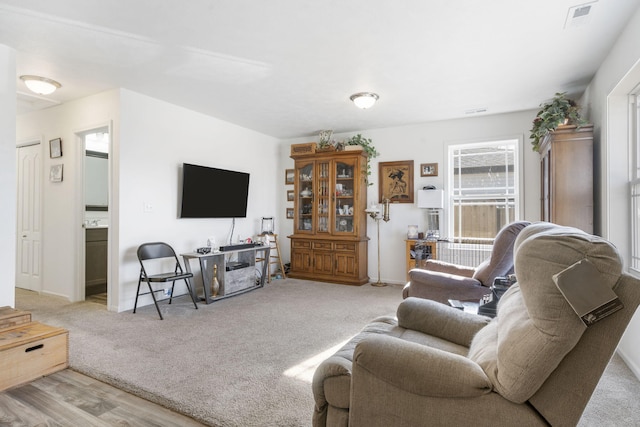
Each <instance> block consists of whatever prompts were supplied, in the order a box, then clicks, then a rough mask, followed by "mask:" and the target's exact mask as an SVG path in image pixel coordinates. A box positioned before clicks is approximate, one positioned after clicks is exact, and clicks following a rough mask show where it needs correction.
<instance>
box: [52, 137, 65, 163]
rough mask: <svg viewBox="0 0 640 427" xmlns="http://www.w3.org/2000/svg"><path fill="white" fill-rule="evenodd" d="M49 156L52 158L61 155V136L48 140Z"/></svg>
mask: <svg viewBox="0 0 640 427" xmlns="http://www.w3.org/2000/svg"><path fill="white" fill-rule="evenodd" d="M49 157H51V158H52V159H55V158H56V157H62V138H56V139H52V140H51V141H49Z"/></svg>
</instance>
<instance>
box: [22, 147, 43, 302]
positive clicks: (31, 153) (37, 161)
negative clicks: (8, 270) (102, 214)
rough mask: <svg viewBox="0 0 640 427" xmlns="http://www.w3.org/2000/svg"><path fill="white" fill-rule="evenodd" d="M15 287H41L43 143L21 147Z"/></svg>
mask: <svg viewBox="0 0 640 427" xmlns="http://www.w3.org/2000/svg"><path fill="white" fill-rule="evenodd" d="M17 156H18V164H17V172H18V180H17V181H18V212H17V217H18V221H17V251H16V286H17V287H19V288H24V289H29V290H32V291H40V290H41V279H42V274H41V268H42V262H41V258H42V257H41V254H42V245H41V238H42V237H41V234H42V232H41V226H42V149H41V146H40V143H37V144H33V145H27V146H23V147H19V148H18V153H17Z"/></svg>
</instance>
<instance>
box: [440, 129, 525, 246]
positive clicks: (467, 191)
mask: <svg viewBox="0 0 640 427" xmlns="http://www.w3.org/2000/svg"><path fill="white" fill-rule="evenodd" d="M520 145H521V144H520V139H508V140H499V141H489V142H482V143H474V144H460V145H450V146H449V167H448V182H449V209H448V211H449V215H448V228H449V236H450V237H453V238H455V239H456V240H458V239H460V240H464V241H466V240H478V239H493V238H494V237H495V235H496V234H497V233H498V231H500V229H501V228H502V227H503V226H505V225H506V224H508V223H510V222H513V221H515V220H516V218H518V217H519V206H520V195H519V193H520V192H519V181H520V179H519V174H520V165H519V160H518V159H519V155H518V147H519V146H520Z"/></svg>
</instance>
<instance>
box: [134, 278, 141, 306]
mask: <svg viewBox="0 0 640 427" xmlns="http://www.w3.org/2000/svg"><path fill="white" fill-rule="evenodd" d="M141 281H142V279H138V290H137V291H136V302H135V303H133V312H134V313H135V312H136V308H137V307H138V296H139V295H140V282H141Z"/></svg>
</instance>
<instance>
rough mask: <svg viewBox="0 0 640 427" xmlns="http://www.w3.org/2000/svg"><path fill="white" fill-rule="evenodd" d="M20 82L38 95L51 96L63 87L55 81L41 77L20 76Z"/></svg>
mask: <svg viewBox="0 0 640 427" xmlns="http://www.w3.org/2000/svg"><path fill="white" fill-rule="evenodd" d="M20 80H22V81H23V82H24V84H25V85H26V86H27V88H28V89H29V90H30V91H31V92H33V93H37V94H38V95H50V94H52V93H53V92H55V91H56V89H59V88H61V87H62V85H61V84H60V83H58V82H57V81H55V80H51V79H48V78H46V77H40V76H30V75H24V76H20Z"/></svg>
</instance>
